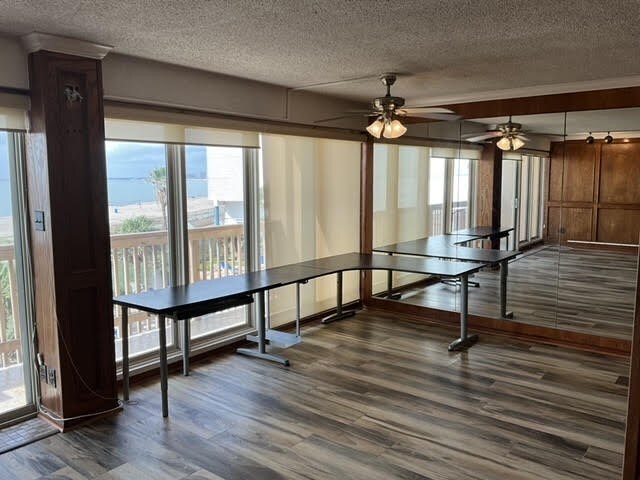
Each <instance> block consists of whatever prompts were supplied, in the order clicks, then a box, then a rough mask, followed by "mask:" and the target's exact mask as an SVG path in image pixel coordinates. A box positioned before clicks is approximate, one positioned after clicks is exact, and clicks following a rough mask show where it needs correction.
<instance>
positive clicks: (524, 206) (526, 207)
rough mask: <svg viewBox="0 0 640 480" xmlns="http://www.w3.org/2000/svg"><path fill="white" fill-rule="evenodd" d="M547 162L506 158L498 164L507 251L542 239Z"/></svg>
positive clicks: (540, 158) (541, 158)
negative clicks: (509, 231) (507, 232)
mask: <svg viewBox="0 0 640 480" xmlns="http://www.w3.org/2000/svg"><path fill="white" fill-rule="evenodd" d="M547 162H548V158H547V157H545V156H536V155H521V154H517V153H511V154H506V155H505V158H504V159H503V161H502V205H501V220H502V226H504V227H513V228H514V232H513V234H512V235H510V236H509V245H508V248H510V249H517V248H520V247H524V246H527V245H529V244H531V243H534V242H537V241H538V240H540V239H541V236H542V222H543V212H542V205H543V198H544V191H543V189H544V175H545V171H546V168H547V167H546V165H547Z"/></svg>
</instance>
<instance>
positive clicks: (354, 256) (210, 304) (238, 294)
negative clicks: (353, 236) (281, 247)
mask: <svg viewBox="0 0 640 480" xmlns="http://www.w3.org/2000/svg"><path fill="white" fill-rule="evenodd" d="M483 266H484V264H482V263H460V262H458V263H456V262H441V261H438V260H430V259H416V258H407V257H391V256H386V255H370V254H360V253H347V254H344V255H335V256H332V257H325V258H319V259H315V260H310V261H307V262H300V263H294V264H291V265H283V266H280V267H274V268H268V269H266V270H261V271H257V272H248V273H244V274H242V275H235V276H230V277H223V278H216V279H213V280H203V281H200V282H196V283H192V284H189V285H184V286H179V287H167V288H163V289H160V290H149V291H146V292H142V293H136V294H130V295H120V296H118V297H115V298H114V299H113V302H114V303H115V304H117V305H122V306H126V307H131V308H137V309H140V310H144V311H147V312H150V313H155V314H161V315H168V316H177V317H179V318H184V317H183V316H181V315H180V314H177V313H176V312H179V311H195V310H198V309H204V310H207V309H209V310H210V311H212V312H213V311H216V310H222V309H224V308H228V307H229V302H231V301H233V300H238V304H241V303H247V302H246V301H243V300H244V299H246V297H247V296H249V295H251V294H253V293H257V292H260V291H265V290H269V289H272V288H277V287H281V286H284V285H289V284H292V283H296V282H303V281H305V280H311V279H313V278H316V277H320V276H323V275H329V274H332V273H337V272H341V271H347V270H398V271H404V272H411V273H423V274H431V275H438V276H442V277H459V276H460V275H463V274H467V273H473V272H476V271H478V270H480V269H481V268H482V267H483ZM193 316H195V315H193Z"/></svg>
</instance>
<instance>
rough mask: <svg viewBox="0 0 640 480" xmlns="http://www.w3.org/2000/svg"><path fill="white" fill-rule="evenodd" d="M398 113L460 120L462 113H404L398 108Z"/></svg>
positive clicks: (443, 119) (429, 118) (445, 119)
mask: <svg viewBox="0 0 640 480" xmlns="http://www.w3.org/2000/svg"><path fill="white" fill-rule="evenodd" d="M402 111H406V110H405V109H404V108H403V109H402ZM396 113H397V114H399V115H406V114H408V115H409V116H411V117H415V118H418V117H419V118H424V119H427V120H440V121H450V120H458V119H459V118H460V115H456V114H454V113H428V112H424V113H423V112H411V111H407V112H406V114H404V113H400V112H399V111H397V110H396ZM403 118H406V117H403Z"/></svg>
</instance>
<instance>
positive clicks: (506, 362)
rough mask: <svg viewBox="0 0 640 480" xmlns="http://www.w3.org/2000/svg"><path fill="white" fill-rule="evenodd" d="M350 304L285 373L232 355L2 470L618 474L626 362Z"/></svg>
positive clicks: (4, 462)
mask: <svg viewBox="0 0 640 480" xmlns="http://www.w3.org/2000/svg"><path fill="white" fill-rule="evenodd" d="M454 335H455V331H454V330H451V329H444V328H440V327H435V326H431V325H427V324H421V323H414V322H412V321H409V320H407V319H404V320H403V319H399V318H396V317H395V316H393V315H391V314H388V313H377V312H371V311H370V312H361V313H359V314H358V315H357V316H356V317H354V318H352V319H349V320H345V321H342V322H336V323H333V324H331V325H327V326H320V325H317V326H316V325H314V326H310V327H307V328H305V329H304V341H303V342H302V343H301V344H300V345H297V346H295V347H293V348H290V349H287V350H285V351H284V353H285V354H286V355H287V356H288V357H289V358H290V360H291V362H292V366H291V367H290V368H286V367H281V366H279V365H276V364H272V363H269V362H264V361H260V360H256V359H251V358H248V357H244V356H240V355H235V354H232V353H229V354H221V355H218V356H216V357H214V358H212V359H210V360H207V361H205V362H200V363H197V364H195V365H194V369H193V373H192V375H191V376H190V377H183V376H181V375H179V374H173V375H171V376H170V380H169V398H170V405H169V408H170V410H169V413H170V416H169V418H168V419H163V418H162V417H161V415H160V394H159V385H158V382H157V381H156V380H146V381H145V382H144V383H139V384H135V385H134V386H133V390H132V399H133V400H135V401H136V403H135V404H132V405H126V406H125V408H124V412H123V413H121V414H119V415H117V416H114V417H111V418H108V419H103V420H101V421H98V422H96V423H93V424H92V425H89V426H85V427H82V428H79V429H77V430H75V431H71V432H68V433H63V434H58V435H55V436H53V437H50V438H47V439H44V440H40V441H38V442H36V443H34V444H31V445H28V446H26V447H23V448H20V449H17V450H14V451H12V452H9V453H6V454H4V455H2V456H0V478H2V479H7V480H8V479H21V480H23V479H34V478H59V479H61V478H68V479H77V478H97V479H101V480H106V479H116V478H117V479H122V478H127V479H128V478H131V479H135V480H146V479H154V480H158V479H192V480H193V479H220V478H223V479H259V480H265V479H275V478H286V479H332V480H335V479H366V480H377V479H380V480H389V479H392V478H402V479H422V478H429V479H515V480H518V479H521V480H524V479H532V480H533V479H536V480H538V479H577V478H581V479H597V480H603V479H617V478H619V476H620V469H621V462H622V457H621V454H622V449H623V441H624V422H625V414H626V410H625V409H626V394H627V387H626V383H625V381H626V375H627V373H628V362H627V361H626V360H624V359H621V358H614V357H607V356H603V355H598V354H589V353H584V352H578V351H570V350H565V349H561V348H557V347H552V346H544V345H540V344H529V343H524V342H521V341H512V340H510V339H507V338H497V337H489V336H486V335H483V336H481V338H480V342H479V343H478V344H477V345H476V346H474V347H473V348H472V349H471V350H469V351H468V352H467V353H449V352H447V344H448V343H449V342H450V341H451V339H452V338H453V336H454Z"/></svg>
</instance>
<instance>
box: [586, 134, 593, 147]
mask: <svg viewBox="0 0 640 480" xmlns="http://www.w3.org/2000/svg"><path fill="white" fill-rule="evenodd" d="M594 141H595V138H593V135H591V132H589V136H588V137H587V138H586V140H585V142H587V143H588V144H589V145H591V144H592V143H593V142H594Z"/></svg>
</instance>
